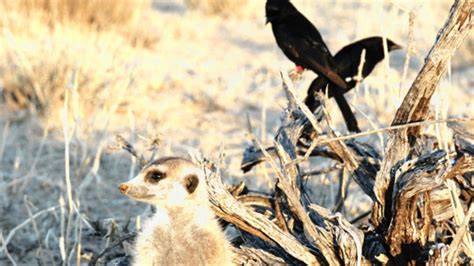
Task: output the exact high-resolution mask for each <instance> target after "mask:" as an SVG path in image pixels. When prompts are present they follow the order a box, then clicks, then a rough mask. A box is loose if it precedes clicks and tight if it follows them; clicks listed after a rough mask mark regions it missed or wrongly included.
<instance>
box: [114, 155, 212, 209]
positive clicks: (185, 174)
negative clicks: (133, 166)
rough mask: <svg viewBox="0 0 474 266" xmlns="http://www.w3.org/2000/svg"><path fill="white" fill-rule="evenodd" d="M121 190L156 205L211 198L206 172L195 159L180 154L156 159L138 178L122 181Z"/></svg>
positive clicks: (180, 203) (139, 199)
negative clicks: (191, 159)
mask: <svg viewBox="0 0 474 266" xmlns="http://www.w3.org/2000/svg"><path fill="white" fill-rule="evenodd" d="M119 190H120V192H122V193H123V194H124V195H127V196H128V197H130V198H132V199H135V200H138V201H143V202H147V203H150V204H154V205H167V206H173V205H175V206H179V205H183V204H186V203H187V202H190V201H192V202H194V203H196V201H198V202H199V201H202V200H206V201H207V191H206V189H205V186H204V173H203V171H202V170H201V169H200V168H198V167H197V166H196V165H195V164H193V163H192V162H191V161H189V160H187V159H183V158H177V157H166V158H161V159H158V160H156V161H153V162H152V163H150V164H148V165H146V166H145V167H144V168H143V169H142V170H141V171H140V173H138V175H137V176H136V177H134V178H133V179H131V180H130V181H128V182H126V183H122V184H120V186H119Z"/></svg>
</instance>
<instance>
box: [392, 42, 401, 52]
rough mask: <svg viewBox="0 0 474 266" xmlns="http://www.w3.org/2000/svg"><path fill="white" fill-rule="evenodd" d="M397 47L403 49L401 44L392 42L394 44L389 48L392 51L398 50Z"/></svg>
mask: <svg viewBox="0 0 474 266" xmlns="http://www.w3.org/2000/svg"><path fill="white" fill-rule="evenodd" d="M399 49H403V46H401V45H398V44H396V43H394V44H393V45H392V47H390V50H392V51H393V50H399Z"/></svg>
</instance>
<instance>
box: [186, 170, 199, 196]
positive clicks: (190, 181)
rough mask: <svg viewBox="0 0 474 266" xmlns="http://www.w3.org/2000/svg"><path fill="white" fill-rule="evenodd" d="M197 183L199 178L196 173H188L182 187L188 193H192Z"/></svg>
mask: <svg viewBox="0 0 474 266" xmlns="http://www.w3.org/2000/svg"><path fill="white" fill-rule="evenodd" d="M198 184H199V178H198V177H197V176H196V175H188V176H186V177H185V178H184V187H185V188H186V190H187V191H188V193H189V194H192V193H193V192H194V191H195V190H196V188H197V186H198Z"/></svg>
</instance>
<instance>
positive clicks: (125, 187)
mask: <svg viewBox="0 0 474 266" xmlns="http://www.w3.org/2000/svg"><path fill="white" fill-rule="evenodd" d="M128 188H129V186H128V185H127V184H125V183H122V184H120V186H119V190H120V192H121V193H122V194H127V191H128Z"/></svg>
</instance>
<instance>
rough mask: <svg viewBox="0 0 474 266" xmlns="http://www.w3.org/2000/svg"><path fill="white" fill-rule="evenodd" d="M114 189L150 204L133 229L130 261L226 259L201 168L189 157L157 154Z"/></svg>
mask: <svg viewBox="0 0 474 266" xmlns="http://www.w3.org/2000/svg"><path fill="white" fill-rule="evenodd" d="M119 190H120V192H122V193H123V194H124V195H126V196H128V197H130V198H132V199H134V200H138V201H142V202H146V203H149V204H152V205H153V206H155V207H156V212H155V213H154V215H153V216H152V217H151V218H149V219H148V220H146V221H144V223H143V230H142V231H141V232H140V233H138V236H137V239H136V243H135V248H134V250H135V253H134V254H133V256H132V257H133V259H132V265H140V266H147V265H232V258H233V255H232V252H231V245H230V243H229V242H228V241H227V239H226V237H225V234H224V232H223V231H222V230H221V228H220V226H219V224H218V222H217V220H216V218H215V216H214V214H213V212H212V210H211V208H210V203H209V198H208V193H207V189H206V184H205V180H204V172H203V171H202V169H200V168H198V167H197V166H196V165H195V164H193V163H192V162H191V161H189V160H187V159H183V158H178V157H166V158H161V159H158V160H156V161H154V162H152V163H150V164H148V165H146V166H145V167H144V168H143V169H142V170H141V171H140V173H139V174H138V175H137V176H136V177H134V178H133V179H131V180H130V181H128V182H126V183H122V184H120V186H119Z"/></svg>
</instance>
